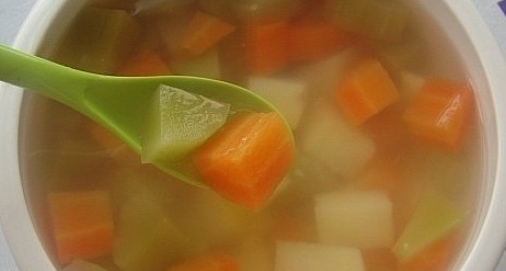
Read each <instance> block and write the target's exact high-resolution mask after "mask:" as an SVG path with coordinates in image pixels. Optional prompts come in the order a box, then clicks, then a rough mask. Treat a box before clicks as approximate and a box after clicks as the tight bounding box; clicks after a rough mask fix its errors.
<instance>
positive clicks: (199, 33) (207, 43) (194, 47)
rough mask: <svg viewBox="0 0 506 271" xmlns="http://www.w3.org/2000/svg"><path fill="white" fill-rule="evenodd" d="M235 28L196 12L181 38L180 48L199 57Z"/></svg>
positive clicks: (213, 17)
mask: <svg viewBox="0 0 506 271" xmlns="http://www.w3.org/2000/svg"><path fill="white" fill-rule="evenodd" d="M235 29H236V27H235V26H234V25H232V24H229V23H227V22H225V21H222V20H221V19H220V18H218V17H215V16H213V15H210V14H207V13H203V12H201V11H197V12H196V13H195V15H194V16H193V18H192V20H191V21H190V24H189V25H188V27H187V28H186V30H185V33H184V35H183V37H182V41H181V45H180V46H181V48H182V49H183V50H185V51H186V52H188V53H189V54H190V55H192V56H197V55H201V54H203V53H204V52H206V51H207V50H208V49H210V48H211V47H213V46H214V45H216V44H217V43H218V42H219V41H221V40H222V39H223V38H224V37H226V36H227V35H228V34H230V33H232V32H233V31H234V30H235Z"/></svg>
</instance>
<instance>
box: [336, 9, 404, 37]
mask: <svg viewBox="0 0 506 271" xmlns="http://www.w3.org/2000/svg"><path fill="white" fill-rule="evenodd" d="M329 2H330V3H331V4H330V5H331V6H330V8H329V9H328V10H330V12H331V19H332V20H333V21H334V22H335V23H337V24H338V25H339V26H341V27H343V28H345V29H347V30H349V31H351V32H354V33H358V34H361V35H365V36H367V37H370V38H373V39H377V40H381V41H386V42H395V41H399V40H400V39H401V36H402V34H403V32H404V29H405V27H406V21H407V18H408V15H409V10H408V9H407V8H406V7H403V6H401V5H399V4H397V3H394V2H392V1H378V0H341V1H329Z"/></svg>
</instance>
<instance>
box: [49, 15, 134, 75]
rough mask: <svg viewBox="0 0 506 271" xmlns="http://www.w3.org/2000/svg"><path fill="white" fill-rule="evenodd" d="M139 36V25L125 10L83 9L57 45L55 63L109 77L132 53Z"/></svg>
mask: <svg viewBox="0 0 506 271" xmlns="http://www.w3.org/2000/svg"><path fill="white" fill-rule="evenodd" d="M139 36H140V27H139V25H138V24H137V22H136V21H135V19H134V18H133V17H132V16H131V15H130V14H128V13H127V12H126V11H125V10H119V9H107V8H96V7H86V8H84V9H83V10H82V11H81V13H80V14H79V15H78V16H77V18H76V21H75V22H74V24H73V26H72V28H71V29H70V31H69V38H67V39H65V42H64V43H63V44H62V45H61V47H60V51H61V53H60V54H59V58H58V59H57V61H58V62H61V63H63V64H66V65H70V66H72V67H75V68H78V69H83V70H86V71H92V72H97V73H106V74H111V73H114V72H116V71H117V69H118V68H119V66H120V65H121V64H122V63H123V61H124V60H125V59H126V58H127V57H128V56H129V55H130V54H131V53H132V51H133V50H134V46H135V44H137V40H138V38H139Z"/></svg>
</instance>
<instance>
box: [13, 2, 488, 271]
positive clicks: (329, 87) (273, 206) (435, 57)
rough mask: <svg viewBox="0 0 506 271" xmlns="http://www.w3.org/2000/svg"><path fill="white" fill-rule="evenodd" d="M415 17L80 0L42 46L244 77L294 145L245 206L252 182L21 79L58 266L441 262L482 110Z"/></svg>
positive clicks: (97, 61) (472, 173)
mask: <svg viewBox="0 0 506 271" xmlns="http://www.w3.org/2000/svg"><path fill="white" fill-rule="evenodd" d="M423 19H424V18H423V16H422V17H421V16H419V14H416V13H413V10H410V9H408V7H407V6H405V5H403V4H402V3H401V1H390V0H389V1H387V0H384V1H380V0H339V1H338V0H271V1H258V0H248V1H232V0H218V1H216V0H195V1H193V0H160V1H156V0H155V1H153V0H151V1H149V0H130V1H119V0H118V1H116V0H97V1H93V2H90V3H89V5H87V6H86V7H85V8H84V9H83V11H82V12H81V13H80V14H79V15H78V16H77V17H76V20H75V21H74V22H73V23H72V25H71V26H70V27H69V30H68V32H66V34H65V35H64V38H63V39H62V41H61V42H60V45H59V46H58V47H56V49H55V53H54V55H52V59H54V60H56V61H57V62H60V63H63V64H66V65H69V66H72V67H75V68H78V69H83V70H87V71H92V72H97V73H104V74H113V75H123V76H144V75H164V74H185V75H196V76H202V77H209V78H215V79H220V80H224V81H230V82H233V83H236V84H239V85H242V86H244V87H246V88H249V89H251V90H253V91H255V92H257V93H258V94H260V95H261V96H264V97H265V98H266V99H268V100H270V101H271V102H272V103H273V104H274V105H276V106H277V107H278V108H279V109H280V111H281V112H282V113H283V114H284V115H285V117H286V118H287V120H288V121H289V123H290V126H291V128H292V129H293V132H294V135H295V142H296V155H295V162H294V165H293V167H292V169H291V170H290V172H289V173H288V174H287V175H286V176H285V178H284V179H283V181H282V182H281V183H280V185H279V186H278V187H277V188H276V190H275V192H274V194H273V195H272V196H271V197H269V198H268V199H265V200H264V199H262V200H261V202H260V203H258V205H259V206H261V207H260V208H253V209H257V210H254V211H252V210H251V209H252V208H249V207H251V206H249V205H247V204H243V203H244V202H251V201H252V200H251V198H255V194H254V191H253V192H251V194H246V193H239V192H237V190H234V189H235V188H234V187H235V186H233V185H230V186H226V185H222V186H219V187H218V185H217V186H213V185H210V186H211V188H212V189H202V188H196V187H193V186H190V185H187V184H184V183H182V182H180V181H178V180H175V179H173V178H172V177H170V176H168V175H166V174H164V173H161V172H159V171H158V170H157V169H156V168H154V167H152V166H151V165H149V164H142V163H141V159H140V157H139V156H138V155H137V154H135V153H133V152H132V151H130V150H129V149H128V148H127V147H126V146H124V145H123V144H122V143H121V142H119V141H118V140H116V139H115V138H114V137H113V136H112V135H110V134H109V133H108V132H107V131H105V130H104V129H102V128H101V127H99V126H97V125H96V124H94V123H92V122H91V121H90V120H88V119H86V118H84V117H82V116H81V115H79V114H78V113H76V112H73V111H72V110H71V109H68V108H65V107H63V106H61V105H59V104H57V103H55V102H53V101H49V100H46V99H44V98H41V97H38V96H35V95H29V96H27V98H26V99H25V105H27V106H25V111H24V123H23V126H22V129H23V131H22V132H23V133H22V134H23V135H24V140H23V143H22V144H23V149H22V153H21V155H22V159H23V161H25V164H24V165H23V167H24V168H23V169H24V172H23V173H24V178H23V179H24V185H25V191H26V193H27V195H28V198H29V205H30V209H31V211H32V216H33V219H34V223H35V224H36V225H37V227H38V233H39V235H40V237H41V239H42V240H43V242H44V244H45V246H46V249H47V252H48V254H49V256H50V258H51V259H52V260H53V262H54V264H55V266H56V267H57V269H58V270H65V271H83V270H107V271H118V270H121V271H140V270H154V271H158V270H164V271H165V270H171V271H200V270H209V271H235V270H241V271H253V270H255V271H294V269H295V271H297V270H323V271H327V270H329V271H333V270H336V271H341V270H342V271H380V270H397V271H408V270H410V271H413V270H415V271H416V270H441V271H443V270H448V269H449V268H451V266H452V264H454V263H455V262H456V260H457V258H458V257H459V255H460V253H461V248H462V247H463V245H464V244H465V243H466V241H467V239H468V237H469V231H470V227H471V224H472V219H473V217H474V212H475V211H476V210H475V209H476V208H477V207H476V202H475V199H474V198H475V197H476V196H477V194H478V193H479V188H480V177H479V170H480V168H479V165H480V161H481V152H480V149H479V148H478V146H479V145H480V143H479V141H480V140H481V139H480V131H479V129H480V124H479V123H478V121H479V118H476V117H474V115H475V114H476V111H477V110H475V109H474V106H475V105H474V101H473V93H472V91H473V90H472V89H471V85H470V83H469V82H467V78H466V77H465V70H463V68H462V67H461V65H460V62H459V60H458V59H457V58H456V56H455V54H454V53H453V52H452V50H451V46H450V44H451V43H450V42H449V41H447V40H446V39H445V37H444V36H443V35H442V34H441V33H439V32H437V31H434V29H433V28H431V27H430V23H425V22H424V23H423V24H422V23H420V22H421V21H422V20H423ZM441 56H444V58H442V57H441ZM199 144H200V143H199ZM199 147H200V146H197V148H196V149H195V150H194V151H193V152H194V153H197V154H198V155H197V154H195V156H199V155H200V156H199V157H203V156H205V155H202V154H201V149H199ZM155 151H156V150H155ZM191 155H193V154H191ZM191 155H190V156H191ZM205 157H206V159H208V160H205V159H202V160H192V161H197V162H199V163H201V165H204V166H205V165H209V164H210V163H214V162H216V160H217V158H213V156H205ZM209 157H211V159H209ZM259 157H260V158H259V159H264V160H268V159H270V158H271V157H262V156H259ZM202 161H204V162H202ZM224 167H225V166H224ZM227 170H229V169H228V168H225V170H224V171H227ZM230 172H232V170H230ZM223 191H226V193H228V194H226V193H223ZM249 191H252V190H249ZM224 194H226V195H227V196H224ZM230 195H233V197H231V196H230ZM241 197H244V198H248V199H244V200H243V199H242V198H241ZM238 203H239V204H238ZM255 204H257V203H255ZM243 205H244V206H243ZM245 206H246V207H245ZM255 206H256V205H255ZM427 259H431V260H427ZM94 268H95V269H94Z"/></svg>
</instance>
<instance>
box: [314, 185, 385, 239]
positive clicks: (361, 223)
mask: <svg viewBox="0 0 506 271" xmlns="http://www.w3.org/2000/svg"><path fill="white" fill-rule="evenodd" d="M315 201H316V204H315V215H316V227H317V230H318V235H319V240H320V242H322V243H325V244H333V245H340V246H348V247H356V248H362V249H365V248H388V247H390V246H391V245H392V244H393V237H394V225H393V218H392V203H391V201H390V199H389V198H388V195H387V194H386V193H384V192H382V191H380V190H368V191H359V190H344V191H339V192H327V193H322V194H319V195H317V196H316V198H315ZM371 225H374V227H371Z"/></svg>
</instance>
